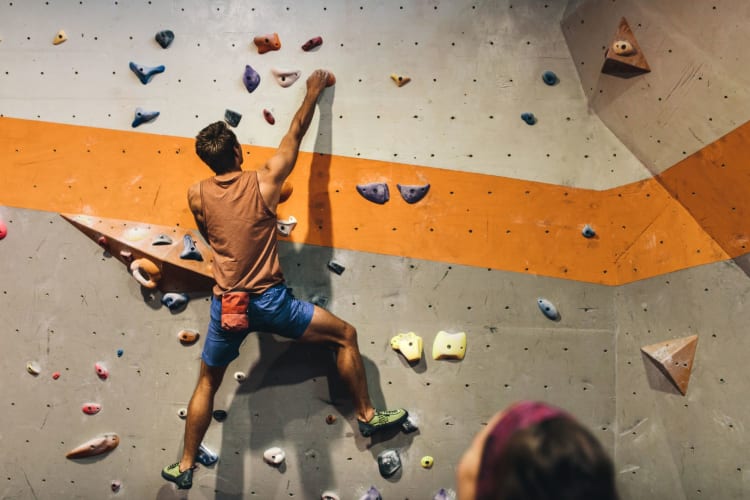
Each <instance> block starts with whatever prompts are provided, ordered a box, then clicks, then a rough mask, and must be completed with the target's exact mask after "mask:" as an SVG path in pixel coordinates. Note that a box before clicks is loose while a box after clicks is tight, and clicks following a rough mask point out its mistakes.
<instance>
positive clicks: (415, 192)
mask: <svg viewBox="0 0 750 500" xmlns="http://www.w3.org/2000/svg"><path fill="white" fill-rule="evenodd" d="M396 186H398V190H399V191H400V192H401V197H402V198H403V199H404V201H405V202H406V203H416V202H418V201H419V200H421V199H422V198H424V197H425V195H426V194H427V191H429V190H430V185H429V184H425V185H424V186H410V185H408V184H396Z"/></svg>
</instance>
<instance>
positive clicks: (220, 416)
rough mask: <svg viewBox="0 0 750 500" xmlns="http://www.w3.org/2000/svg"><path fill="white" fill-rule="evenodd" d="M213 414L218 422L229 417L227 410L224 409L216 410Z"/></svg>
mask: <svg viewBox="0 0 750 500" xmlns="http://www.w3.org/2000/svg"><path fill="white" fill-rule="evenodd" d="M213 415H214V418H215V419H216V421H217V422H223V421H224V420H226V419H227V412H226V411H224V410H214V413H213Z"/></svg>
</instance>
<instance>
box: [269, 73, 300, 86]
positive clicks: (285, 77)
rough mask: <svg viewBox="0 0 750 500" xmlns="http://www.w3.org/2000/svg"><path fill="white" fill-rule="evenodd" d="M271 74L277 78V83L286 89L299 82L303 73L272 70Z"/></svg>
mask: <svg viewBox="0 0 750 500" xmlns="http://www.w3.org/2000/svg"><path fill="white" fill-rule="evenodd" d="M271 74H273V77H274V78H276V83H278V84H279V85H281V86H282V87H284V88H287V87H291V86H292V85H293V84H294V82H296V81H297V80H299V77H300V76H301V75H302V72H301V71H300V70H294V71H286V70H281V69H272V70H271Z"/></svg>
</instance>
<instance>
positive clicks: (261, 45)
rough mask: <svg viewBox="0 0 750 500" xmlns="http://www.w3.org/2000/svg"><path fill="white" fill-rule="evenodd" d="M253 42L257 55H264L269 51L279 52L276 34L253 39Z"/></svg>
mask: <svg viewBox="0 0 750 500" xmlns="http://www.w3.org/2000/svg"><path fill="white" fill-rule="evenodd" d="M253 42H254V43H255V46H256V47H258V54H265V53H266V52H269V51H271V50H279V49H280V48H281V40H279V34H278V33H271V34H269V35H259V36H256V37H255V38H253Z"/></svg>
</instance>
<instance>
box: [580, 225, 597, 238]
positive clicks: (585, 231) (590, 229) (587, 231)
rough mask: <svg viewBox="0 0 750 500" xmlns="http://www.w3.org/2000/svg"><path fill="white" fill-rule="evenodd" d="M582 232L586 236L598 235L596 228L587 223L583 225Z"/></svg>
mask: <svg viewBox="0 0 750 500" xmlns="http://www.w3.org/2000/svg"><path fill="white" fill-rule="evenodd" d="M581 234H583V237H584V238H593V237H594V236H596V231H594V228H593V227H591V226H589V225H588V224H586V225H585V226H583V231H581Z"/></svg>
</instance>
